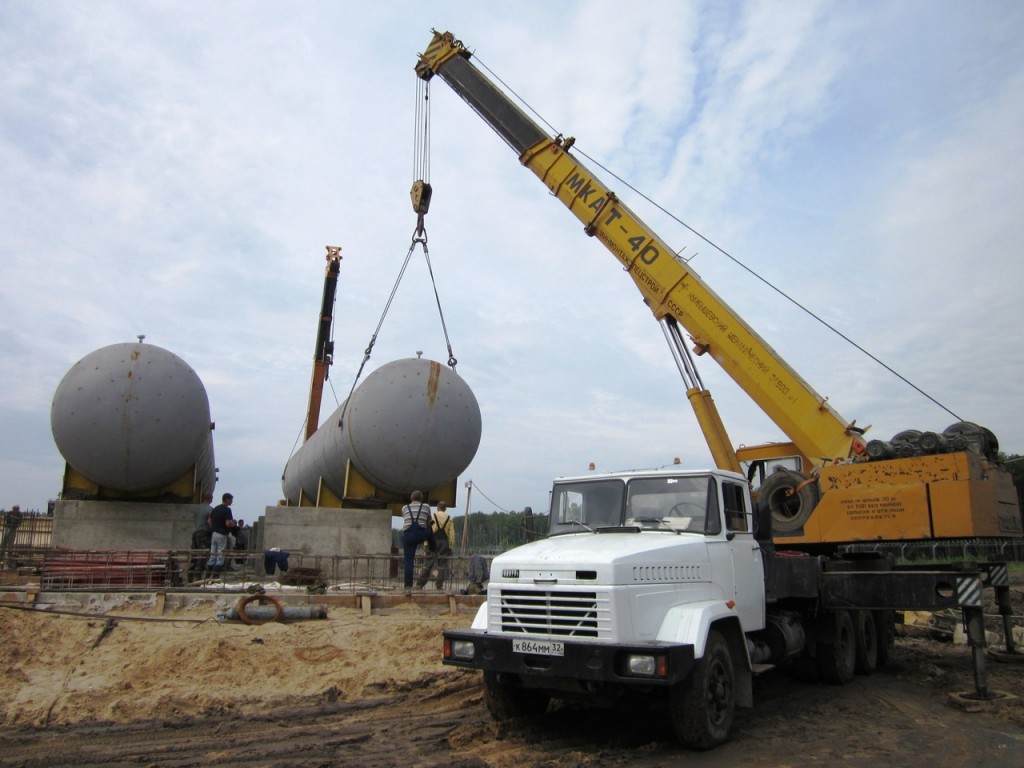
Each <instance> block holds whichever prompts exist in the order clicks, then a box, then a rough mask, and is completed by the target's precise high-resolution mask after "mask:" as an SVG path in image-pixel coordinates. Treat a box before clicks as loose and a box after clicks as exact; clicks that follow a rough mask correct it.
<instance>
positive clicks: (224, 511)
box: [206, 493, 235, 576]
mask: <svg viewBox="0 0 1024 768" xmlns="http://www.w3.org/2000/svg"><path fill="white" fill-rule="evenodd" d="M234 500H235V497H234V496H232V495H231V494H230V493H225V494H224V495H223V496H222V497H221V503H220V504H218V505H217V506H216V507H214V508H213V511H212V512H211V513H210V529H211V533H210V559H209V560H207V561H206V568H207V570H208V571H209V572H210V573H211V574H213V575H214V576H216V575H218V574H219V573H220V572H221V571H223V570H224V553H225V552H226V551H227V548H228V535H229V534H230V533H231V530H232V529H233V528H234V527H235V519H234V517H233V516H232V515H231V502H233V501H234Z"/></svg>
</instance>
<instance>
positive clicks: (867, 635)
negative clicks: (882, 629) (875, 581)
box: [854, 611, 878, 675]
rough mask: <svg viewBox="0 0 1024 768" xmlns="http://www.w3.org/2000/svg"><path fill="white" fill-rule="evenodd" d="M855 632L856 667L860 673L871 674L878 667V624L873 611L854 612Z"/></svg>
mask: <svg viewBox="0 0 1024 768" xmlns="http://www.w3.org/2000/svg"><path fill="white" fill-rule="evenodd" d="M854 634H855V638H856V647H857V652H856V659H857V661H856V664H855V669H856V671H857V674H859V675H870V674H871V673H872V672H874V671H875V669H877V668H878V626H877V625H876V624H875V616H874V614H873V613H872V612H871V611H856V612H855V613H854Z"/></svg>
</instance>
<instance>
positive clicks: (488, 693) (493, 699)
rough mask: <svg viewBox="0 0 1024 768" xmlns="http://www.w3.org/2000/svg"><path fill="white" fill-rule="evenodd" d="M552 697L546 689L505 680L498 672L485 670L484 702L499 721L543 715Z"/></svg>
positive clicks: (492, 715)
mask: <svg viewBox="0 0 1024 768" xmlns="http://www.w3.org/2000/svg"><path fill="white" fill-rule="evenodd" d="M549 700H550V697H549V696H548V694H547V692H546V691H541V690H538V689H536V688H523V687H522V686H521V685H512V684H510V683H508V682H504V681H503V680H502V679H501V677H500V676H499V675H498V673H497V672H484V702H485V703H486V704H487V711H488V712H490V713H491V717H493V718H494V719H495V720H497V721H498V722H501V721H503V720H512V719H514V718H517V717H529V716H531V715H542V714H544V710H546V709H547V708H548V701H549Z"/></svg>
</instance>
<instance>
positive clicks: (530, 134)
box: [416, 31, 1022, 548]
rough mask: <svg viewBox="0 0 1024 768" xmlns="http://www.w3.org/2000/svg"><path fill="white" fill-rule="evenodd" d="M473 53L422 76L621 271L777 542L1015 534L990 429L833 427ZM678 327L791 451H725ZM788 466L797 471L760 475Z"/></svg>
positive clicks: (821, 402)
mask: <svg viewBox="0 0 1024 768" xmlns="http://www.w3.org/2000/svg"><path fill="white" fill-rule="evenodd" d="M471 55H472V54H471V53H470V51H468V50H467V49H466V47H465V46H464V45H463V44H462V42H461V41H459V40H458V39H456V38H455V37H454V36H453V35H452V34H451V33H449V32H444V33H440V32H436V31H435V32H434V35H433V38H432V39H431V41H430V44H429V45H428V47H427V49H426V50H425V51H424V52H423V53H422V54H421V55H420V57H419V62H418V64H417V66H416V72H417V75H418V76H419V77H420V78H422V79H424V80H430V79H431V78H432V77H433V76H434V75H438V76H440V77H441V79H442V80H444V81H445V82H446V83H447V84H448V85H449V86H450V87H451V88H452V89H453V90H454V91H455V92H456V93H457V94H458V95H459V96H460V97H461V98H462V99H463V100H465V101H466V102H467V103H468V104H469V105H470V106H471V107H472V108H473V109H474V110H475V111H476V112H477V114H479V115H480V116H481V117H482V118H483V119H484V120H485V121H486V122H487V123H488V124H489V125H490V126H491V127H492V128H493V129H494V130H495V131H496V132H497V133H498V134H499V135H500V136H501V137H502V138H503V139H504V140H505V142H506V143H508V145H509V146H510V147H511V148H512V149H513V150H515V152H516V153H517V154H518V156H519V160H520V162H521V163H522V164H523V165H525V166H526V167H527V168H529V169H530V170H531V171H533V173H534V174H536V176H537V177H538V178H539V179H540V180H541V181H542V182H543V183H544V185H545V186H546V187H547V188H548V190H550V192H551V193H552V194H553V195H555V196H556V197H557V198H558V199H559V200H561V201H562V203H564V204H565V206H566V207H567V208H568V209H569V210H570V211H571V212H572V213H573V214H574V215H575V216H576V218H577V219H579V220H580V221H581V222H582V224H583V228H584V232H586V234H588V235H590V236H591V237H596V238H597V239H598V240H599V241H600V242H601V243H602V244H603V245H604V246H605V247H606V248H607V249H608V250H609V251H611V253H612V255H613V256H615V258H616V259H618V260H619V262H620V263H621V264H622V266H623V267H624V268H625V270H626V271H627V272H628V273H629V275H630V277H632V279H633V281H634V283H635V284H636V287H637V288H638V289H639V290H640V293H641V294H642V295H643V298H644V301H645V302H646V303H647V305H648V306H649V307H650V309H651V311H652V312H653V313H654V317H655V318H656V319H657V320H658V321H659V323H660V324H661V326H662V329H663V331H664V333H665V336H666V338H667V340H668V341H669V345H670V348H671V349H672V353H673V357H674V358H675V361H676V364H677V366H678V367H679V370H680V372H681V374H682V375H683V378H684V381H686V384H687V397H688V398H689V400H690V402H691V404H692V405H693V408H694V411H695V413H696V416H697V420H698V423H699V424H700V427H701V429H702V430H703V432H704V435H705V438H706V439H707V442H708V446H709V448H710V450H711V454H712V457H713V459H714V461H715V464H716V465H717V466H718V468H719V469H729V470H734V471H742V470H743V468H744V467H746V469H747V477H748V479H749V480H751V481H753V480H755V479H760V480H762V481H763V482H762V483H761V485H760V487H759V491H758V499H759V501H758V503H759V504H761V505H765V506H767V507H768V508H770V509H771V512H772V514H771V516H770V519H771V521H772V525H773V528H774V539H775V541H776V542H778V543H780V544H785V545H791V546H803V547H806V548H829V547H831V546H834V545H836V544H839V543H846V542H857V541H885V540H888V541H893V540H915V539H918V540H920V539H936V538H940V539H941V538H977V537H1006V536H1020V535H1021V534H1022V530H1021V528H1022V526H1021V515H1020V509H1019V506H1018V501H1017V496H1016V493H1015V489H1014V487H1013V481H1012V478H1011V477H1010V475H1009V474H1008V473H1007V472H1005V471H1004V470H1002V469H1001V468H1000V467H998V466H997V464H996V461H995V460H996V453H997V451H998V444H997V443H996V441H995V437H994V436H993V435H992V433H991V432H989V431H988V430H987V429H984V428H980V427H977V426H975V425H973V424H970V423H967V422H961V423H959V424H955V425H952V426H951V427H949V428H947V430H945V432H943V433H941V434H937V433H930V432H926V433H921V432H916V431H912V430H907V431H905V432H901V433H900V434H899V435H897V436H896V437H895V438H894V439H893V440H892V441H891V442H883V441H871V442H870V443H868V442H866V441H865V439H864V432H865V431H866V428H861V427H858V426H857V425H856V423H855V422H853V421H847V420H846V419H844V418H843V417H841V416H840V415H839V414H838V413H837V412H836V411H835V410H834V409H833V408H832V407H831V406H830V405H829V404H828V402H827V401H826V398H824V397H822V396H821V395H819V394H818V393H817V392H815V391H814V390H813V389H812V388H811V387H810V386H809V385H808V384H807V383H806V382H805V381H804V380H803V379H802V378H801V377H800V376H799V375H797V373H796V372H795V371H793V370H792V369H791V368H790V367H789V366H788V365H787V364H786V363H785V361H783V360H782V359H781V358H780V357H779V356H778V355H777V354H776V353H775V351H774V350H773V349H772V348H771V347H770V346H769V345H768V344H767V343H766V342H765V341H764V340H763V339H761V337H760V336H758V334H757V333H756V332H754V330H753V329H751V328H750V327H749V326H748V325H747V324H746V323H745V322H744V321H743V320H742V319H741V318H740V317H739V316H738V315H737V314H736V313H735V312H734V311H733V310H732V309H731V308H730V307H729V306H728V305H727V304H726V303H725V302H724V301H722V299H720V298H719V297H718V296H717V295H716V294H715V292H714V291H712V290H711V289H710V288H709V287H708V286H707V285H706V284H705V283H704V282H703V281H702V280H701V278H700V277H699V276H698V275H697V274H696V272H694V270H693V269H692V268H691V267H690V266H689V265H688V264H687V263H685V262H684V261H682V260H681V259H680V258H678V257H677V256H676V255H675V253H674V251H673V249H672V248H671V247H670V246H668V245H667V244H666V243H665V242H664V241H663V240H661V239H660V238H659V237H658V236H657V234H655V233H654V232H653V231H652V230H651V229H650V228H649V227H648V226H647V225H646V224H645V223H644V222H643V221H642V220H641V219H640V218H639V217H638V216H637V215H636V214H635V213H633V212H632V211H631V210H630V209H629V208H628V207H627V206H626V205H625V204H623V203H622V201H620V200H619V199H618V197H617V196H616V195H615V193H614V192H613V191H611V190H610V189H609V188H608V187H607V186H606V185H605V184H604V183H603V182H602V181H601V180H600V179H598V178H597V177H596V176H595V175H594V174H593V173H592V172H591V171H590V170H589V169H587V167H586V166H585V165H584V164H583V163H581V162H580V160H579V159H578V158H577V157H575V156H574V155H573V154H572V152H571V151H570V150H571V147H572V145H573V142H574V139H572V138H563V137H561V136H554V137H553V136H550V135H549V134H548V133H547V132H546V131H545V130H544V129H543V128H541V127H540V126H538V125H537V124H536V123H535V122H534V121H533V120H532V119H531V118H530V117H529V116H527V115H526V114H525V113H524V112H523V111H522V110H521V109H519V107H518V106H517V105H516V104H515V103H513V102H512V101H511V100H510V99H509V98H508V97H507V96H506V95H505V94H504V92H502V91H501V90H499V89H498V88H497V87H496V86H495V85H494V84H493V83H491V82H490V81H489V80H488V79H487V77H486V76H485V75H484V74H483V73H481V72H480V70H479V69H478V68H477V67H476V66H475V65H474V64H473V63H472V62H471V61H470V59H471ZM680 328H682V329H685V331H686V333H687V335H688V336H689V337H690V339H691V340H692V343H693V350H694V352H695V353H696V354H697V355H704V356H710V357H711V358H713V359H714V360H715V361H716V362H717V363H718V364H719V365H720V366H722V368H723V369H724V370H725V372H726V373H727V374H728V375H729V376H730V377H731V378H732V379H733V380H734V381H735V382H736V383H737V384H739V386H740V387H741V388H742V389H743V390H744V391H745V392H746V393H747V394H748V395H749V396H750V397H751V398H752V399H753V400H754V402H755V403H756V404H757V405H758V406H759V407H760V408H761V409H762V410H763V411H764V412H765V414H767V415H768V416H769V417H770V418H771V419H772V421H773V422H774V423H775V424H776V425H777V426H778V427H779V428H780V429H781V430H782V432H783V433H784V434H785V435H786V436H787V437H788V438H789V440H790V441H791V442H789V443H772V444H767V445H760V446H751V447H743V448H738V449H737V448H733V445H732V443H731V441H730V440H729V437H728V435H727V433H726V430H725V427H724V425H723V423H722V420H721V418H720V417H719V415H718V412H717V410H716V408H715V405H714V402H713V400H712V398H711V395H710V393H709V392H708V391H707V389H705V388H704V386H703V384H702V382H701V381H700V377H699V375H698V374H697V370H696V368H695V366H694V365H693V361H692V358H691V356H690V352H689V349H688V348H687V344H686V342H685V341H684V339H683V336H682V331H681V330H680ZM897 438H899V439H897ZM789 457H797V458H798V460H799V465H800V471H795V468H794V469H793V470H782V471H776V472H774V473H771V474H768V475H767V476H766V475H765V468H766V467H768V466H772V465H773V464H778V462H779V461H780V460H784V459H787V458H789ZM758 475H759V477H758Z"/></svg>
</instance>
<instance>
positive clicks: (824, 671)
mask: <svg viewBox="0 0 1024 768" xmlns="http://www.w3.org/2000/svg"><path fill="white" fill-rule="evenodd" d="M832 621H834V622H835V625H834V627H833V631H832V632H831V633H830V634H831V635H832V638H831V639H830V641H825V640H819V641H818V671H819V672H820V673H821V679H822V680H824V681H825V682H826V683H832V684H833V685H844V684H846V683H848V682H850V681H851V680H852V679H853V673H854V670H855V669H856V666H857V637H856V631H855V629H854V626H853V618H852V617H851V616H850V613H849V611H836V612H835V616H834V617H833V619H832Z"/></svg>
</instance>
